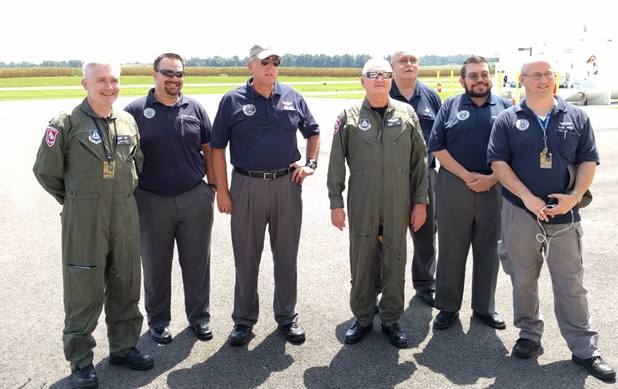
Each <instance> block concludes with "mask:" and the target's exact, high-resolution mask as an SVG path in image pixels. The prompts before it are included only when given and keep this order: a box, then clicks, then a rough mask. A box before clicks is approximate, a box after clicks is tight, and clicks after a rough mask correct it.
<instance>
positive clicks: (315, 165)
mask: <svg viewBox="0 0 618 389" xmlns="http://www.w3.org/2000/svg"><path fill="white" fill-rule="evenodd" d="M305 166H307V167H310V168H312V169H313V170H315V169H317V168H318V161H316V160H315V159H313V158H309V159H307V163H306V164H305Z"/></svg>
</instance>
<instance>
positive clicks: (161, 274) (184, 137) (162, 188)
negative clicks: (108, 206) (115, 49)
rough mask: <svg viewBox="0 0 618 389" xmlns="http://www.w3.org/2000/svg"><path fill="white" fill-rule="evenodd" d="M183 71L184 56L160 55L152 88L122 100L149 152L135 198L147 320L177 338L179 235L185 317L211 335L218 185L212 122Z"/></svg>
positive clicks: (155, 332) (160, 334) (163, 339)
mask: <svg viewBox="0 0 618 389" xmlns="http://www.w3.org/2000/svg"><path fill="white" fill-rule="evenodd" d="M184 75H185V71H184V59H183V58H182V57H181V56H180V55H178V54H174V53H165V54H161V55H159V56H158V57H157V58H156V59H155V61H154V69H153V72H152V76H153V78H154V83H155V85H154V87H153V88H151V89H150V91H149V92H148V95H147V96H144V97H141V98H139V99H137V100H135V101H133V102H132V103H130V104H129V105H127V106H126V107H125V110H126V111H127V112H129V113H130V114H131V115H133V117H134V118H135V120H136V121H137V125H138V127H139V133H140V139H141V148H142V151H143V153H144V168H143V170H142V172H141V173H140V176H139V186H138V190H137V191H136V194H135V197H136V199H137V206H138V209H139V217H140V232H141V234H140V236H141V253H142V263H143V267H144V297H145V300H146V301H145V307H146V313H147V314H148V327H149V328H150V336H151V338H152V339H153V340H154V341H155V342H158V343H169V342H171V341H172V332H171V331H170V329H169V325H170V321H171V312H170V309H171V308H170V303H171V278H172V274H171V273H172V261H173V256H174V242H175V243H176V245H177V248H178V262H179V263H180V269H181V271H182V279H183V287H184V297H185V312H186V315H187V321H188V322H189V325H190V327H191V329H192V330H193V333H194V334H195V336H197V338H198V339H200V340H209V339H211V338H212V336H213V335H212V329H211V326H210V239H211V233H212V225H213V217H214V212H213V207H214V201H215V192H216V191H217V186H216V184H214V182H215V180H214V173H213V168H212V165H211V154H210V145H209V142H210V131H211V124H210V118H209V117H208V114H207V113H206V110H205V109H204V107H203V106H202V104H201V103H200V102H199V101H197V100H195V99H192V98H190V97H187V96H185V95H183V94H182V92H181V90H182V86H183V80H184ZM204 176H206V177H207V179H208V184H207V183H206V182H205V181H204Z"/></svg>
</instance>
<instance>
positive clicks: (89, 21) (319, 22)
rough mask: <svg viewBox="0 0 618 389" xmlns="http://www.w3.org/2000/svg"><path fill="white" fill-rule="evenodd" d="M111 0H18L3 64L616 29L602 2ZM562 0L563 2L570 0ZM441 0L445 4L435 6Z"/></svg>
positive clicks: (504, 44) (498, 45)
mask: <svg viewBox="0 0 618 389" xmlns="http://www.w3.org/2000/svg"><path fill="white" fill-rule="evenodd" d="M564 3H565V2H559V1H542V0H541V1H539V0H537V1H533V0H520V1H517V2H510V1H504V2H493V1H486V2H465V1H455V0H441V1H418V0H405V1H400V0H393V1H375V2H369V1H363V0H313V1H303V0H301V1H298V0H297V1H294V0H291V1H281V0H279V1H255V0H253V1H247V0H226V1H220V0H207V1H200V2H195V3H194V2H189V1H184V2H181V1H172V0H167V1H161V0H150V1H145V0H122V1H120V0H107V1H100V2H99V1H97V2H88V1H83V0H82V1H77V0H56V1H54V2H50V1H46V2H28V1H23V0H21V1H20V0H17V1H10V2H8V3H7V4H4V5H3V12H2V14H3V18H2V19H3V20H2V23H0V62H5V63H10V62H22V61H27V62H33V63H40V62H41V61H43V60H52V61H63V60H71V59H77V60H83V59H86V58H89V57H92V56H95V57H114V58H117V59H118V60H119V61H121V62H122V63H133V62H144V63H152V61H153V60H154V58H155V57H156V56H157V55H159V54H161V53H163V52H176V53H178V54H180V55H182V56H184V57H185V58H192V57H196V58H208V57H213V56H221V57H231V56H235V55H236V56H238V57H241V58H243V57H245V56H247V55H248V53H249V49H250V47H251V46H252V45H254V44H256V43H263V44H270V45H271V46H273V47H276V48H278V49H279V50H280V51H282V52H283V53H289V54H305V53H306V54H327V55H335V54H353V55H355V54H369V55H376V56H388V55H390V54H392V52H393V51H394V50H395V49H397V48H402V47H408V48H410V49H411V50H413V51H415V52H416V53H417V54H418V55H420V56H423V55H451V54H452V55H455V54H480V55H485V56H495V55H498V54H499V53H501V52H504V51H506V50H517V47H529V46H535V47H536V45H541V44H542V43H553V42H556V41H560V42H564V41H569V40H574V39H579V38H578V37H579V36H580V34H581V32H582V31H583V26H587V28H588V34H594V35H595V36H601V37H603V38H607V39H614V40H615V39H617V38H618V37H616V36H611V35H608V34H613V35H615V34H616V33H615V32H610V26H611V25H612V24H611V23H614V24H615V21H612V20H611V16H612V15H613V11H612V10H610V9H609V8H604V6H603V3H602V2H590V1H588V2H580V3H577V6H576V8H570V7H567V6H565V5H564ZM561 4H562V5H561ZM433 5H439V6H440V8H439V9H434V8H433Z"/></svg>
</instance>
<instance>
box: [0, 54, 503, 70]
mask: <svg viewBox="0 0 618 389" xmlns="http://www.w3.org/2000/svg"><path fill="white" fill-rule="evenodd" d="M470 55H471V54H457V55H447V56H438V55H427V56H420V63H421V66H453V65H461V64H462V63H463V62H464V61H465V60H466V59H467V58H468V57H470ZM371 57H372V56H371V55H369V54H357V55H351V54H344V55H332V56H330V55H326V54H300V55H295V54H285V55H284V56H283V57H282V58H283V60H282V62H281V65H282V66H285V67H300V68H362V67H363V65H364V64H365V62H367V60H369V59H370V58H371ZM385 59H386V60H390V56H389V57H385ZM486 59H487V61H488V62H489V63H492V62H496V61H497V60H498V58H486ZM248 60H249V57H244V58H240V57H238V56H233V57H229V58H223V57H219V56H215V57H210V58H193V57H192V58H188V59H185V67H236V66H246V65H247V62H248ZM82 64H83V61H82V60H75V59H72V60H68V61H48V60H45V61H42V62H41V63H40V64H36V63H32V62H27V61H22V62H19V63H16V62H9V63H5V62H0V68H37V67H40V68H67V67H68V68H81V67H82ZM122 65H123V66H152V63H140V62H134V63H123V64H122Z"/></svg>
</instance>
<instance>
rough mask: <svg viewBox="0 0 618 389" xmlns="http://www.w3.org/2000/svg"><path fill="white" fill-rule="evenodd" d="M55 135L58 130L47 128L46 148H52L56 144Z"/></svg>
mask: <svg viewBox="0 0 618 389" xmlns="http://www.w3.org/2000/svg"><path fill="white" fill-rule="evenodd" d="M56 135H58V130H57V129H55V128H54V127H47V132H46V133H45V142H47V146H48V147H52V146H53V145H54V144H56Z"/></svg>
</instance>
